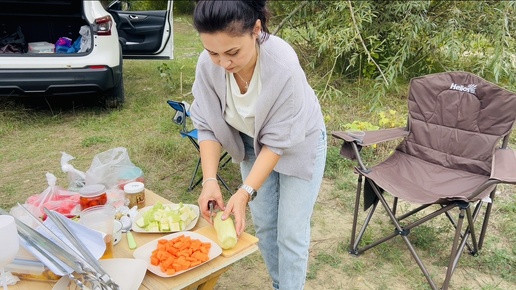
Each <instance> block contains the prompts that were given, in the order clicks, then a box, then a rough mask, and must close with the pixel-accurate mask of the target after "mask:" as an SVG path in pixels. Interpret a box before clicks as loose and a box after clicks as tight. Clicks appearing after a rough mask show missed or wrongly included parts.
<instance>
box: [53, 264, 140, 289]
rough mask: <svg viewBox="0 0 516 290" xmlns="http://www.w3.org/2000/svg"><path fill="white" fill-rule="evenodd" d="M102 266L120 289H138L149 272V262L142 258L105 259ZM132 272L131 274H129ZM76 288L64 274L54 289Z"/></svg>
mask: <svg viewBox="0 0 516 290" xmlns="http://www.w3.org/2000/svg"><path fill="white" fill-rule="evenodd" d="M99 263H100V266H101V267H102V268H103V269H104V270H105V271H106V272H107V273H108V275H109V276H110V277H111V279H113V281H115V282H116V283H117V284H118V286H120V290H138V288H140V285H141V284H142V281H143V278H144V277H145V273H146V272H147V262H146V261H144V260H141V259H122V258H120V259H103V260H99ZM128 274H130V275H128ZM68 289H75V284H74V283H73V282H71V281H70V279H69V278H68V277H67V276H63V277H62V278H61V279H59V281H57V283H56V284H55V285H54V287H53V288H52V290H68Z"/></svg>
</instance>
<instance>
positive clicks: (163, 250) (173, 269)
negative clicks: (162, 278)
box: [150, 235, 211, 275]
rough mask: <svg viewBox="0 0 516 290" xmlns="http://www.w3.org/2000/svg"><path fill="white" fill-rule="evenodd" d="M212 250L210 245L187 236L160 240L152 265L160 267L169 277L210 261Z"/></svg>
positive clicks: (151, 260)
mask: <svg viewBox="0 0 516 290" xmlns="http://www.w3.org/2000/svg"><path fill="white" fill-rule="evenodd" d="M210 248H211V244H210V243H205V242H202V241H200V240H197V239H192V238H191V237H190V236H185V235H181V236H178V237H176V238H174V239H171V240H167V239H160V240H158V244H157V246H156V249H155V250H154V251H152V254H151V257H150V263H151V264H152V265H154V266H159V267H160V270H161V271H162V272H164V273H166V274H167V275H174V274H176V273H177V272H179V271H184V270H188V269H190V268H192V267H195V266H197V265H200V264H202V263H204V262H206V261H208V260H209V256H208V253H209V251H210Z"/></svg>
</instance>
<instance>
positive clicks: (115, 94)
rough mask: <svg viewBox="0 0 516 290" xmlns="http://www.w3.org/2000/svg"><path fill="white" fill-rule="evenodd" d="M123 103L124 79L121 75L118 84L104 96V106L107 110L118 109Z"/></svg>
mask: <svg viewBox="0 0 516 290" xmlns="http://www.w3.org/2000/svg"><path fill="white" fill-rule="evenodd" d="M124 102H125V91H124V78H123V76H122V75H121V76H120V80H119V81H118V84H116V85H115V87H114V88H112V89H110V90H108V91H107V92H106V93H105V94H104V104H105V105H106V107H107V108H118V107H120V106H122V104H123V103H124Z"/></svg>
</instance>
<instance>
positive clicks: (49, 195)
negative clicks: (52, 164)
mask: <svg viewBox="0 0 516 290" xmlns="http://www.w3.org/2000/svg"><path fill="white" fill-rule="evenodd" d="M46 178H47V183H48V187H47V188H46V189H45V190H44V191H43V192H41V193H39V194H35V195H32V196H30V197H29V198H27V200H26V202H25V205H26V207H27V209H28V210H29V211H30V212H31V213H32V214H33V215H35V216H37V217H40V218H42V217H44V211H43V208H47V209H51V210H55V211H58V212H60V213H61V214H64V215H74V214H76V213H77V212H78V211H80V209H79V208H78V207H79V194H78V193H77V192H72V191H68V190H66V189H64V188H62V187H60V186H58V185H56V182H57V178H56V177H55V175H53V174H52V173H49V172H47V173H46Z"/></svg>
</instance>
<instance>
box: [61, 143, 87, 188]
mask: <svg viewBox="0 0 516 290" xmlns="http://www.w3.org/2000/svg"><path fill="white" fill-rule="evenodd" d="M73 159H75V157H73V156H72V155H70V154H68V153H66V152H61V169H62V170H63V172H64V173H66V174H67V176H68V189H70V190H73V191H79V188H81V187H83V186H84V184H85V183H86V180H85V179H86V174H85V173H84V172H82V171H80V170H78V169H75V167H73V165H71V164H70V163H69V162H70V161H72V160H73Z"/></svg>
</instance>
